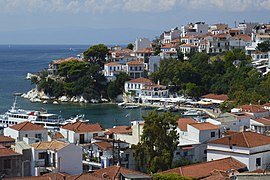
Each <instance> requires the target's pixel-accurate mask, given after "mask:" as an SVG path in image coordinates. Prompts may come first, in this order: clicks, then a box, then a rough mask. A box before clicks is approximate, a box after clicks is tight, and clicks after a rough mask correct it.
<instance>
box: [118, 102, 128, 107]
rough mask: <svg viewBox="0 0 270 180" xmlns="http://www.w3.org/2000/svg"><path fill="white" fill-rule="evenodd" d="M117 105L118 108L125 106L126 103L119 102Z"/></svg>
mask: <svg viewBox="0 0 270 180" xmlns="http://www.w3.org/2000/svg"><path fill="white" fill-rule="evenodd" d="M117 105H118V106H125V105H126V102H121V103H118V104H117Z"/></svg>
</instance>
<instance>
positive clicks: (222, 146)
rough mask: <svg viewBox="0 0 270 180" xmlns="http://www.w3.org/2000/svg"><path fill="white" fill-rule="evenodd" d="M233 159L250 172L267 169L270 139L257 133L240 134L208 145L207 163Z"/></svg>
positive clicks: (269, 155)
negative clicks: (242, 164) (228, 158)
mask: <svg viewBox="0 0 270 180" xmlns="http://www.w3.org/2000/svg"><path fill="white" fill-rule="evenodd" d="M226 157H232V158H235V159H237V160H239V161H240V162H242V163H244V164H246V166H247V168H248V169H249V171H253V170H256V169H267V168H268V167H269V164H270V137H268V136H265V135H262V134H258V133H255V132H249V131H247V132H239V133H235V134H233V135H230V136H226V137H223V138H220V139H216V140H213V141H210V142H208V144H207V161H211V160H217V159H222V158H226Z"/></svg>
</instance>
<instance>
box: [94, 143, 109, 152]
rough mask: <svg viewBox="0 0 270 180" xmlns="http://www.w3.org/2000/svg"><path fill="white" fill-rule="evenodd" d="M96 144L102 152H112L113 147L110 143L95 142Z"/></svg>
mask: <svg viewBox="0 0 270 180" xmlns="http://www.w3.org/2000/svg"><path fill="white" fill-rule="evenodd" d="M94 144H95V145H96V146H98V147H99V148H100V149H102V150H110V149H112V147H113V146H112V144H111V143H109V142H94Z"/></svg>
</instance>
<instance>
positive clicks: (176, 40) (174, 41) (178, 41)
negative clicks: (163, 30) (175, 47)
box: [172, 38, 181, 43]
mask: <svg viewBox="0 0 270 180" xmlns="http://www.w3.org/2000/svg"><path fill="white" fill-rule="evenodd" d="M180 42H181V39H180V38H177V39H174V40H172V43H180Z"/></svg>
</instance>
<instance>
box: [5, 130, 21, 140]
mask: <svg viewBox="0 0 270 180" xmlns="http://www.w3.org/2000/svg"><path fill="white" fill-rule="evenodd" d="M4 135H5V136H10V137H12V138H14V139H15V140H16V141H18V140H19V132H18V131H17V130H15V129H12V128H10V127H7V128H4Z"/></svg>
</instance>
